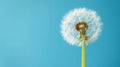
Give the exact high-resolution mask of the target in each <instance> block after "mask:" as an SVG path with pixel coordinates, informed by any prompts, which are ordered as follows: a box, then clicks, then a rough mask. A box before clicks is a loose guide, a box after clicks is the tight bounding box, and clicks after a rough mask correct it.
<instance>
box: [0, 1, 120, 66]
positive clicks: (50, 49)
mask: <svg viewBox="0 0 120 67" xmlns="http://www.w3.org/2000/svg"><path fill="white" fill-rule="evenodd" d="M119 6H120V1H119V0H0V67H81V47H74V46H70V45H69V44H68V43H66V42H65V41H64V40H63V38H62V37H61V34H60V23H61V19H62V17H63V16H64V15H65V14H66V13H67V12H68V11H70V10H72V9H74V8H79V7H86V8H89V9H94V10H95V11H97V13H98V14H99V15H100V16H101V18H102V22H103V30H102V33H101V35H100V37H99V39H98V40H97V41H96V42H94V43H91V44H89V45H88V46H87V47H86V55H87V56H86V67H120V44H119V41H120V39H119V37H120V35H119V34H120V31H119V29H120V26H119V25H120V21H119V19H120V8H119Z"/></svg>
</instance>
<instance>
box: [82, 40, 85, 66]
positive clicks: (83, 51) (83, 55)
mask: <svg viewBox="0 0 120 67" xmlns="http://www.w3.org/2000/svg"><path fill="white" fill-rule="evenodd" d="M85 65H86V63H85V42H84V41H83V42H82V67H86V66H85Z"/></svg>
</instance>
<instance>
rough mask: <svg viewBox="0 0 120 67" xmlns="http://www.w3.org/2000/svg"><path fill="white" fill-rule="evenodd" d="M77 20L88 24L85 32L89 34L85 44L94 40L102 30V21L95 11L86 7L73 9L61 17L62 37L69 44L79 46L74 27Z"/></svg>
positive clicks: (77, 33) (79, 42)
mask: <svg viewBox="0 0 120 67" xmlns="http://www.w3.org/2000/svg"><path fill="white" fill-rule="evenodd" d="M78 21H85V22H86V23H87V24H88V30H87V32H86V34H87V35H88V36H89V39H88V42H87V43H86V44H88V43H91V42H94V41H95V40H96V39H97V38H98V36H99V34H100V32H101V30H102V23H101V19H100V17H99V16H98V15H97V14H96V11H94V10H90V9H87V8H76V9H73V10H71V11H70V12H68V13H67V14H66V15H65V16H64V17H63V19H62V23H61V34H62V36H63V39H64V40H65V41H66V42H68V43H69V44H71V45H75V46H81V41H79V32H78V31H77V30H76V29H75V25H76V24H77V23H78Z"/></svg>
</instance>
